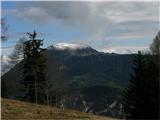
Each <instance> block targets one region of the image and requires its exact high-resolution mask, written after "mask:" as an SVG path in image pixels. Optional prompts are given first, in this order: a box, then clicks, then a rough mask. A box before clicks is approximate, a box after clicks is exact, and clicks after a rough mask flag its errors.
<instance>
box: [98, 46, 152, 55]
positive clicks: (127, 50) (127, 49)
mask: <svg viewBox="0 0 160 120" xmlns="http://www.w3.org/2000/svg"><path fill="white" fill-rule="evenodd" d="M148 49H149V47H148V46H121V47H108V48H106V49H103V50H100V51H102V52H105V53H117V54H132V53H137V52H138V51H143V52H145V51H147V50H148Z"/></svg>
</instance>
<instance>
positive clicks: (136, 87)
mask: <svg viewBox="0 0 160 120" xmlns="http://www.w3.org/2000/svg"><path fill="white" fill-rule="evenodd" d="M145 62H146V61H145V58H144V56H143V55H142V53H141V52H140V51H139V52H138V54H137V55H136V56H135V58H134V61H133V64H134V66H133V73H132V74H131V78H130V81H129V85H128V87H127V88H126V90H125V97H124V103H123V105H124V112H125V113H126V117H127V118H129V119H131V118H133V119H136V118H137V119H140V118H143V117H144V116H143V110H142V109H146V108H143V107H144V106H143V102H144V100H145V95H144V94H145V90H144V81H145V77H144V76H145V75H144V71H145ZM146 107H147V106H146Z"/></svg>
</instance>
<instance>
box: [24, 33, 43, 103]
mask: <svg viewBox="0 0 160 120" xmlns="http://www.w3.org/2000/svg"><path fill="white" fill-rule="evenodd" d="M28 35H29V40H28V41H26V42H25V43H24V53H23V54H24V59H23V62H22V63H23V65H24V68H23V69H24V70H23V77H24V80H23V84H24V86H25V90H26V95H25V96H24V98H25V99H27V100H29V101H30V102H36V103H45V101H46V92H45V91H46V80H45V67H46V59H45V57H44V55H43V54H42V51H43V49H42V48H40V47H41V46H42V45H43V40H39V39H36V36H37V33H36V32H35V31H34V32H33V33H32V34H31V33H28Z"/></svg>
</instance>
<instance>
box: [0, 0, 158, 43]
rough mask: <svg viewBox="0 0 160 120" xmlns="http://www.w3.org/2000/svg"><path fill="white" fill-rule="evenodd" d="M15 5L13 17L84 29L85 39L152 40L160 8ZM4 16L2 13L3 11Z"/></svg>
mask: <svg viewBox="0 0 160 120" xmlns="http://www.w3.org/2000/svg"><path fill="white" fill-rule="evenodd" d="M27 3H28V4H26V2H17V9H15V10H10V11H8V14H9V13H10V14H11V15H13V16H16V17H18V18H22V19H28V20H30V21H32V22H34V23H40V24H43V25H44V24H50V23H52V22H54V21H60V22H62V23H63V24H65V25H68V26H73V27H77V28H76V30H78V28H79V27H80V28H83V30H84V31H86V32H87V34H88V36H86V38H85V40H86V42H88V43H96V42H97V41H98V40H107V39H109V38H110V39H113V40H114V39H115V40H116V39H119V40H120V39H124V36H126V38H127V39H128V38H141V37H145V38H147V37H148V38H151V37H154V35H155V34H156V32H157V31H158V22H159V21H158V17H159V10H158V8H159V6H158V1H157V2H156V1H155V2H56V1H52V2H44V1H43V2H30V3H29V2H27ZM2 14H3V10H2Z"/></svg>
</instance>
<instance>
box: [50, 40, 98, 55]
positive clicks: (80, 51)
mask: <svg viewBox="0 0 160 120" xmlns="http://www.w3.org/2000/svg"><path fill="white" fill-rule="evenodd" d="M47 49H48V50H49V51H53V52H58V53H59V54H67V55H68V54H69V55H76V56H87V55H91V54H98V51H96V50H95V49H93V48H91V47H90V46H88V45H85V44H68V43H59V44H56V45H52V46H49V47H48V48H47Z"/></svg>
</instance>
